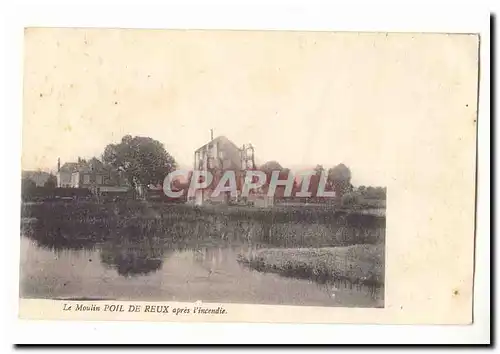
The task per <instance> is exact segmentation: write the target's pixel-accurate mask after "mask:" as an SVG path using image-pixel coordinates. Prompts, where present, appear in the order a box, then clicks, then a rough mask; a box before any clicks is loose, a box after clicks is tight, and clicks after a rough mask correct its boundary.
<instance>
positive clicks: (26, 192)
mask: <svg viewBox="0 0 500 354" xmlns="http://www.w3.org/2000/svg"><path fill="white" fill-rule="evenodd" d="M35 190H36V183H35V182H34V181H33V180H32V179H30V178H23V179H22V180H21V198H22V199H23V200H28V199H30V198H31V197H33V193H34V192H35Z"/></svg>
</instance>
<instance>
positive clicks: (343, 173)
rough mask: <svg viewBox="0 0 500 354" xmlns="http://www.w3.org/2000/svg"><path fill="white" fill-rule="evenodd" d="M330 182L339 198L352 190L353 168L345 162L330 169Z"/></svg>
mask: <svg viewBox="0 0 500 354" xmlns="http://www.w3.org/2000/svg"><path fill="white" fill-rule="evenodd" d="M328 183H329V184H330V185H331V186H332V187H333V189H334V191H335V194H336V196H337V197H338V198H342V196H343V195H344V194H345V193H347V192H349V191H351V190H352V185H351V170H350V169H349V168H348V167H347V166H346V165H344V164H342V163H341V164H339V165H337V166H335V167H333V168H331V169H329V170H328Z"/></svg>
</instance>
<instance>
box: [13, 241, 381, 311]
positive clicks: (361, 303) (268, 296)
mask: <svg viewBox="0 0 500 354" xmlns="http://www.w3.org/2000/svg"><path fill="white" fill-rule="evenodd" d="M252 247H256V246H255V245H250V244H241V245H238V246H232V245H230V244H227V245H224V246H221V245H217V246H215V245H203V244H202V243H199V244H198V245H197V246H186V245H177V246H173V245H169V246H168V247H166V246H165V247H160V248H159V247H157V243H156V241H155V240H154V239H151V240H149V241H147V242H144V241H141V242H136V241H129V240H126V239H121V240H120V241H117V240H115V241H113V242H111V243H110V242H96V243H95V244H92V245H89V244H86V245H85V247H80V246H74V245H72V244H71V243H67V244H65V245H64V246H60V247H57V248H56V247H50V246H47V244H46V242H45V243H40V242H38V241H37V240H36V236H30V237H26V236H21V272H20V274H21V275H20V296H21V297H24V298H49V299H89V300H98V299H103V300H104V299H105V300H111V299H113V300H142V301H185V302H194V301H197V300H202V301H204V302H217V303H221V302H222V303H253V304H276V305H307V306H343V307H380V306H383V288H370V287H366V286H358V285H352V284H349V283H345V282H334V283H326V284H318V283H314V282H312V281H308V280H303V279H294V278H288V277H282V276H280V275H277V274H268V273H260V272H257V271H255V270H251V269H249V268H247V267H244V266H242V265H240V264H239V263H238V262H237V261H236V259H237V255H238V253H239V252H244V251H247V250H248V249H249V248H252ZM259 247H261V245H260V246H259Z"/></svg>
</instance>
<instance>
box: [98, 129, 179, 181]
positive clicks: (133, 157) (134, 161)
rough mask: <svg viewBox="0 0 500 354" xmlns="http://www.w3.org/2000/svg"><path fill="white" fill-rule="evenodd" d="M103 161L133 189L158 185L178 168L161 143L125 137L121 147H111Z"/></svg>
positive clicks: (105, 152) (144, 138)
mask: <svg viewBox="0 0 500 354" xmlns="http://www.w3.org/2000/svg"><path fill="white" fill-rule="evenodd" d="M103 161H104V162H105V163H107V164H109V165H111V166H113V167H114V168H116V169H118V170H119V171H123V173H124V174H125V176H126V178H127V179H128V181H129V183H130V184H131V185H132V186H134V187H137V186H147V185H149V184H154V185H158V184H161V183H163V180H164V179H165V176H167V174H169V173H170V172H171V171H173V170H174V169H175V168H176V166H177V164H176V162H175V159H174V158H173V157H172V156H171V155H170V154H169V153H168V152H167V151H166V150H165V147H164V146H163V144H162V143H160V142H159V141H157V140H154V139H152V138H149V137H141V136H136V137H132V136H131V135H126V136H124V137H123V138H122V141H121V142H120V143H119V144H109V145H108V146H106V148H105V150H104V154H103Z"/></svg>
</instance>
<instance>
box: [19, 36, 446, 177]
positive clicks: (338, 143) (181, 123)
mask: <svg viewBox="0 0 500 354" xmlns="http://www.w3.org/2000/svg"><path fill="white" fill-rule="evenodd" d="M25 34H26V45H25V78H24V87H25V91H24V125H23V151H22V153H23V154H22V167H23V169H29V170H31V169H55V166H56V163H57V158H58V157H60V158H61V162H62V163H64V162H67V161H76V159H77V157H78V156H82V157H86V158H88V157H91V156H100V154H101V153H102V152H103V150H104V147H105V146H106V145H107V144H108V143H116V142H118V141H119V140H120V139H121V137H122V136H123V135H125V134H131V135H141V136H150V137H152V138H154V139H157V140H159V141H161V142H162V143H163V144H164V145H165V147H166V149H167V151H168V152H169V153H170V154H172V155H173V156H174V157H175V159H176V160H177V162H178V163H179V164H180V165H181V166H188V167H190V166H192V160H193V153H194V150H195V149H196V148H198V147H200V146H201V145H203V144H205V143H206V142H207V141H208V140H209V138H210V129H214V136H218V135H225V136H227V137H228V138H229V139H231V140H232V141H233V142H235V143H236V144H237V145H239V146H241V145H242V144H245V143H252V144H253V145H254V147H255V154H256V157H257V161H258V162H259V163H264V162H266V161H269V160H276V161H278V162H279V163H280V164H281V165H282V166H284V167H289V168H296V167H299V166H300V167H304V166H315V165H316V164H323V165H324V166H325V167H326V168H328V167H332V166H334V165H336V164H338V163H341V162H342V163H344V164H346V165H347V166H349V167H350V169H351V171H352V175H353V183H354V184H372V185H382V186H384V185H386V184H387V179H388V178H390V177H391V176H390V174H389V173H388V172H387V171H386V170H387V169H386V167H384V166H387V163H388V160H387V155H388V153H389V151H388V147H389V146H394V144H392V145H388V144H386V142H387V139H389V138H390V137H391V133H390V131H391V127H392V126H393V125H394V124H395V122H396V125H397V121H398V117H399V116H402V115H403V114H406V112H407V111H409V110H412V109H414V108H415V107H419V106H418V103H419V101H418V100H419V99H420V100H423V96H425V95H427V94H429V93H428V92H426V91H422V89H418V90H415V92H412V90H411V87H412V86H411V85H412V82H415V81H416V83H417V84H418V83H420V81H419V80H420V79H419V78H420V77H422V76H423V79H425V78H429V77H431V76H432V75H433V72H428V70H427V71H425V70H426V67H425V66H422V67H420V66H419V62H418V61H415V60H411V57H412V55H413V54H417V53H418V51H419V50H421V48H419V45H418V43H414V42H422V43H423V41H418V40H414V39H412V38H410V36H409V35H407V36H406V40H401V37H400V36H398V35H390V36H388V37H387V36H386V35H384V34H347V33H338V34H332V33H314V32H309V33H305V32H249V31H161V30H111V29H108V30H96V29H29V30H26V32H25ZM447 65H448V63H447ZM450 65H452V66H453V65H454V64H453V63H451V64H450ZM452 69H453V68H452ZM423 79H422V80H423ZM402 80H403V82H406V86H404V87H405V88H406V89H404V90H403V89H402V87H401V85H400V83H401V82H402ZM398 85H399V86H398ZM408 85H410V86H408ZM413 87H418V85H414V86H413ZM408 88H410V90H408ZM431 89H432V87H431ZM419 95H420V96H419ZM405 99H406V101H405ZM410 99H411V100H412V101H411V102H412V103H413V104H412V105H405V102H406V103H408V102H409V100H410ZM415 99H416V100H417V101H416V102H415ZM424 108H425V107H424ZM405 124H406V123H405ZM399 128H402V126H401V127H399ZM409 128H410V129H411V128H412V127H411V126H410V127H409Z"/></svg>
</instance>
